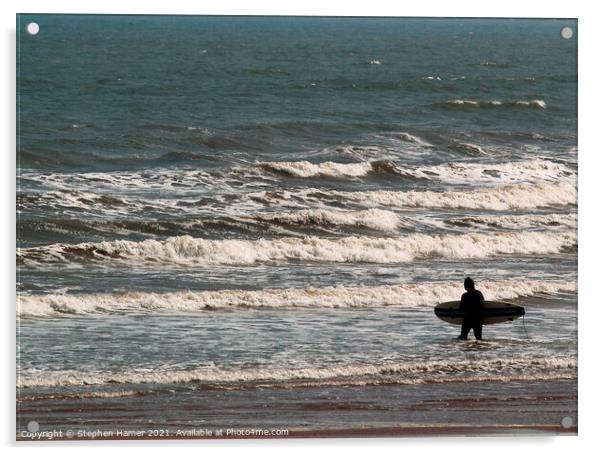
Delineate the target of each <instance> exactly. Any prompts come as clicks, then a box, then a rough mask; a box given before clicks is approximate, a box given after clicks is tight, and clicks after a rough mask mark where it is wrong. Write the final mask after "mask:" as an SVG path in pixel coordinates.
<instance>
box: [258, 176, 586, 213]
mask: <svg viewBox="0 0 602 455" xmlns="http://www.w3.org/2000/svg"><path fill="white" fill-rule="evenodd" d="M246 197H249V198H254V199H256V200H259V201H261V202H263V203H265V204H270V205H273V204H275V205H279V204H286V203H287V201H299V200H302V201H307V202H311V201H324V202H328V201H336V202H338V203H345V202H348V203H355V204H359V205H362V206H365V207H398V208H404V207H407V208H442V209H485V210H521V209H534V208H538V207H547V206H556V205H567V204H577V188H576V187H575V184H574V183H572V182H558V183H554V184H549V183H541V184H536V185H505V186H501V187H498V188H485V189H481V190H477V191H444V192H438V191H384V190H376V191H335V190H321V189H309V190H303V191H298V192H292V191H282V192H273V191H272V192H260V193H250V194H249V195H247V196H246Z"/></svg>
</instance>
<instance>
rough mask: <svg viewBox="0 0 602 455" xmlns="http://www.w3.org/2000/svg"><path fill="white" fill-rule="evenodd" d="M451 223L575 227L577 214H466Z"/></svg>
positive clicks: (522, 226)
mask: <svg viewBox="0 0 602 455" xmlns="http://www.w3.org/2000/svg"><path fill="white" fill-rule="evenodd" d="M450 222H451V223H452V224H454V223H461V224H470V225H474V226H482V225H489V226H493V227H496V228H498V227H500V228H506V229H526V228H532V227H546V228H550V227H554V226H558V227H561V228H576V227H577V214H576V213H569V214H558V213H550V214H546V215H497V216H467V217H462V218H452V219H451V220H450Z"/></svg>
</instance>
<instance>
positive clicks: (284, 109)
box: [16, 14, 578, 440]
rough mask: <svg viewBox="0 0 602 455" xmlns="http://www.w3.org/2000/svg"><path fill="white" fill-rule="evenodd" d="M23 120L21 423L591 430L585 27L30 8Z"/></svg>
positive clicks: (100, 428)
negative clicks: (583, 293) (581, 112)
mask: <svg viewBox="0 0 602 455" xmlns="http://www.w3.org/2000/svg"><path fill="white" fill-rule="evenodd" d="M34 24H35V25H34ZM17 117H18V118H17V169H16V174H17V251H16V261H17V302H16V303H17V305H16V311H17V314H16V317H17V334H16V335H17V402H16V410H17V424H16V430H17V435H16V437H17V439H20V440H30V439H37V438H39V439H49V438H52V439H66V440H68V439H91V438H94V439H96V440H100V439H123V438H126V439H149V438H153V439H161V438H171V439H181V438H209V439H213V438H235V437H244V438H293V437H348V436H355V437H362V436H383V437H384V436H415V435H421V436H424V435H429V436H437V435H450V434H458V435H463V434H470V435H475V434H477V435H491V434H510V435H513V434H532V433H536V434H558V433H562V434H576V432H577V423H578V422H577V21H576V20H574V19H542V20H538V19H492V18H490V19H487V18H483V19H459V18H447V19H446V18H337V17H212V16H111V15H35V14H28V15H18V16H17ZM466 277H471V278H472V279H473V280H474V282H475V287H476V290H478V291H480V292H481V293H482V296H483V299H484V300H485V301H486V302H489V303H486V304H485V306H484V307H482V305H481V303H482V302H481V298H480V297H479V294H478V293H477V292H476V291H472V290H471V286H470V284H469V283H468V284H467V290H468V291H466V290H465V288H464V280H465V278H466ZM465 292H466V296H465V298H464V300H463V303H462V304H460V303H458V301H460V300H461V298H462V295H463V293H465ZM449 301H453V302H455V303H453V304H448V305H447V306H445V305H443V306H442V307H440V309H441V311H443V310H445V311H448V313H446V314H447V316H445V315H443V316H442V313H438V314H435V312H434V309H435V307H436V306H437V305H439V304H441V303H443V302H449ZM508 304H510V305H508ZM512 305H514V306H512ZM517 307H518V308H521V309H522V310H520V311H522V313H520V311H519V310H516V311H519V312H517V313H512V314H513V315H514V316H512V317H510V316H509V314H508V313H504V311H510V310H508V308H510V309H511V310H512V309H514V308H517ZM483 308H484V309H483ZM438 311H439V310H438ZM450 311H451V312H452V313H453V312H455V313H453V314H452V313H449V312H450ZM487 311H494V313H495V315H497V316H495V315H494V313H487V314H485V313H483V312H487ZM512 311H515V310H512ZM479 312H480V313H479ZM500 312H501V313H500ZM523 313H524V314H523ZM500 315H501V316H500ZM438 316H439V317H438ZM507 316H508V317H507ZM446 317H447V320H446V319H445V318H446ZM505 317H507V320H504V318H505ZM450 318H451V319H450ZM453 318H456V319H453ZM483 318H484V319H483ZM487 318H494V319H495V318H497V319H495V321H494V322H496V323H495V324H487V322H492V321H493V319H487ZM500 318H501V319H500ZM510 319H513V320H510ZM449 322H452V323H449ZM484 322H485V324H484V325H483V323H484ZM461 324H464V326H465V328H466V329H467V330H468V329H472V331H470V333H469V334H468V336H467V339H465V340H464V339H458V336H459V335H460V334H461V330H462V328H461ZM479 328H481V329H482V338H483V339H482V340H476V339H475V329H477V334H478V329H479Z"/></svg>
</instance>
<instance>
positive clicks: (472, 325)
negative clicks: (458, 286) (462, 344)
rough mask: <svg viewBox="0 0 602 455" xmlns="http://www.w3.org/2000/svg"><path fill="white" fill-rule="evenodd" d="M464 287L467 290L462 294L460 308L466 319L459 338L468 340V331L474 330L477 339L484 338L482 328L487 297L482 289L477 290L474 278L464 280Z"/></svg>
mask: <svg viewBox="0 0 602 455" xmlns="http://www.w3.org/2000/svg"><path fill="white" fill-rule="evenodd" d="M464 289H466V292H465V293H464V294H462V299H461V300H460V309H461V310H462V311H464V320H463V321H462V331H461V333H460V336H459V337H458V338H459V339H462V340H466V339H467V338H468V332H470V329H472V330H473V332H474V336H475V338H476V339H477V340H482V339H483V338H482V334H481V329H482V327H483V302H484V301H485V298H484V297H483V294H482V293H481V291H477V290H476V289H475V286H474V281H473V280H472V278H466V279H465V280H464Z"/></svg>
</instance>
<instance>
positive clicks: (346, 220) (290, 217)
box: [253, 209, 402, 231]
mask: <svg viewBox="0 0 602 455" xmlns="http://www.w3.org/2000/svg"><path fill="white" fill-rule="evenodd" d="M253 219H255V220H261V221H269V222H275V223H280V224H295V225H302V226H303V225H305V226H316V225H317V226H355V227H366V228H369V229H375V230H379V231H396V230H397V229H398V228H399V227H400V226H401V225H402V220H401V218H400V217H399V216H398V215H396V214H395V213H393V212H391V211H388V210H380V209H369V210H332V209H313V210H311V209H309V210H299V211H296V212H290V213H260V214H257V215H255V216H254V217H253Z"/></svg>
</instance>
